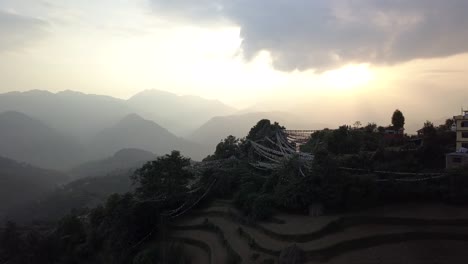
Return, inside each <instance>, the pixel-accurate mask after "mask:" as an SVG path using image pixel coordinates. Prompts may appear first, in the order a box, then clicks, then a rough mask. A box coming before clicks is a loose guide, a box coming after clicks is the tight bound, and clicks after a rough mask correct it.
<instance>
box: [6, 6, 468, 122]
mask: <svg viewBox="0 0 468 264" xmlns="http://www.w3.org/2000/svg"><path fill="white" fill-rule="evenodd" d="M466 10H468V1H466V0H446V1H440V0H412V1H406V0H314V1H312V0H197V1H194V0H171V1H167V0H99V1H96V0H0V83H1V85H0V92H8V91H27V90H32V89H41V90H49V91H53V92H57V91H62V90H75V91H81V92H84V93H91V94H104V95H110V96H114V97H118V98H124V99H125V98H129V97H131V96H132V95H134V94H136V93H138V92H140V91H142V90H147V89H159V90H165V91H169V92H173V93H176V94H180V95H186V94H190V95H198V96H202V97H204V98H208V99H217V100H220V101H222V102H224V103H226V104H229V105H231V106H233V107H236V108H238V109H245V108H248V109H252V110H255V109H258V110H277V111H289V112H295V113H300V114H302V115H308V116H310V118H311V120H312V119H313V120H314V122H317V123H329V124H335V123H340V122H342V123H344V122H347V123H352V122H353V121H354V120H360V121H361V122H362V123H367V122H379V123H382V122H387V123H388V122H389V119H390V116H391V112H392V111H393V110H394V109H396V108H399V109H401V110H402V111H403V113H404V114H405V115H406V117H407V121H408V122H411V123H416V124H421V125H422V122H424V121H425V120H427V119H429V120H434V121H440V120H442V119H443V118H445V117H449V116H452V115H455V114H458V112H459V110H460V107H462V106H464V107H467V108H468V75H467V74H466V73H467V72H466V71H467V67H466V66H467V64H468V16H466V15H465V12H466ZM387 119H388V121H387ZM330 120H333V121H330ZM350 120H353V121H350ZM311 122H312V121H311Z"/></svg>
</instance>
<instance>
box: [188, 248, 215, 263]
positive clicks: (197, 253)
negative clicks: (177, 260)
mask: <svg viewBox="0 0 468 264" xmlns="http://www.w3.org/2000/svg"><path fill="white" fill-rule="evenodd" d="M184 247H185V252H186V253H187V256H189V257H190V260H191V261H192V263H193V264H209V263H210V256H209V255H208V254H207V252H205V251H204V250H203V249H201V248H199V247H196V246H193V245H190V244H187V243H185V244H184Z"/></svg>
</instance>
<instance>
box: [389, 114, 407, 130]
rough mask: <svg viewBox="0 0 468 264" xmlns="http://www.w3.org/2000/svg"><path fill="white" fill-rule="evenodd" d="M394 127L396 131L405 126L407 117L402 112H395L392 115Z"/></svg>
mask: <svg viewBox="0 0 468 264" xmlns="http://www.w3.org/2000/svg"><path fill="white" fill-rule="evenodd" d="M392 125H393V127H394V129H400V128H403V127H404V126H405V117H404V116H403V113H402V112H401V111H400V110H398V109H397V110H395V112H393V115H392Z"/></svg>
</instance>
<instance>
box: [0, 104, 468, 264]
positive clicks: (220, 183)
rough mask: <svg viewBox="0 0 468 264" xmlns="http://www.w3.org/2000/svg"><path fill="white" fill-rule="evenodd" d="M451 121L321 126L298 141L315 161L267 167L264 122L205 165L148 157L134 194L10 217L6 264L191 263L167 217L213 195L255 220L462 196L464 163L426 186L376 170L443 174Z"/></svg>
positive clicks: (270, 129)
mask: <svg viewBox="0 0 468 264" xmlns="http://www.w3.org/2000/svg"><path fill="white" fill-rule="evenodd" d="M400 113H401V112H400ZM401 117H402V115H401V116H400V114H398V113H397V114H396V117H395V114H394V118H393V119H395V120H394V126H395V127H397V126H400V125H404V118H403V120H402V118H401ZM449 128H450V124H449V123H447V124H444V125H442V126H439V127H434V125H432V124H431V123H430V122H427V123H426V124H424V127H423V128H422V130H421V132H422V140H423V144H422V146H416V145H413V141H412V139H411V138H408V137H406V136H405V137H403V138H401V139H386V138H385V137H384V128H382V127H381V128H379V127H377V125H375V124H368V125H367V126H364V127H361V126H359V125H355V126H354V127H350V126H346V125H345V126H341V127H339V128H338V129H336V130H323V131H320V132H316V133H314V134H313V135H311V138H310V140H309V141H308V142H307V144H305V145H304V146H303V147H302V150H303V151H305V152H310V153H312V154H313V155H314V156H315V158H314V160H313V162H311V163H310V164H307V166H304V162H302V161H300V157H299V156H295V157H292V158H291V159H287V160H284V163H283V164H281V166H279V168H278V169H275V170H270V171H268V170H267V171H264V170H258V169H255V168H254V167H252V166H251V164H252V162H254V161H258V160H262V157H261V156H259V155H257V154H256V152H255V151H254V149H253V147H252V144H251V142H252V141H255V142H262V143H263V144H265V145H268V144H272V143H271V142H273V141H274V136H275V135H276V133H277V131H278V130H280V129H282V127H281V126H280V125H279V124H278V123H271V122H270V121H269V120H261V121H260V122H258V123H257V125H255V126H254V127H253V128H252V129H251V131H250V132H249V134H248V136H247V137H246V138H245V139H237V138H235V137H233V136H229V137H227V138H226V139H225V140H223V141H222V142H220V143H219V144H218V145H217V147H216V150H215V152H214V153H213V154H212V155H210V156H208V157H207V158H206V159H205V160H204V162H203V163H201V165H200V164H193V163H192V161H190V159H188V158H185V157H184V156H182V155H181V154H180V153H179V152H178V151H173V152H172V153H171V154H168V155H165V156H162V157H159V158H157V159H156V160H154V161H150V162H148V163H146V164H145V165H143V166H142V167H141V168H140V169H138V170H136V172H135V173H134V174H133V176H132V177H131V179H132V181H133V183H134V185H135V189H134V190H133V191H131V192H128V193H125V194H113V195H111V196H109V198H108V199H107V201H106V202H105V204H103V205H100V206H97V207H95V208H92V209H81V210H74V211H72V212H71V213H70V214H69V215H67V216H65V217H63V218H62V219H61V220H59V221H58V222H57V223H55V224H54V225H52V226H46V227H44V226H31V227H28V228H24V227H18V226H17V225H16V224H14V223H12V222H8V223H6V224H5V227H4V228H3V230H1V232H0V233H1V234H0V248H1V251H0V262H5V261H8V263H15V264H16V263H135V264H136V263H138V264H143V263H188V262H187V261H188V260H187V258H185V257H184V254H183V250H182V249H181V248H180V246H179V245H178V244H174V243H172V242H170V241H168V240H167V238H168V233H167V232H168V230H169V227H170V224H171V221H172V219H173V218H174V217H178V216H180V215H183V214H185V213H188V214H189V213H190V211H191V209H193V208H197V207H200V206H203V205H204V204H206V203H208V202H209V201H210V200H213V199H216V198H219V199H232V200H233V202H234V204H235V206H236V207H237V208H238V209H239V210H240V211H241V212H242V213H243V214H244V216H243V217H244V219H243V221H246V222H250V223H253V222H255V221H258V220H266V219H269V218H272V217H273V216H274V214H275V212H277V211H279V210H284V211H288V212H295V213H302V214H306V213H308V212H309V211H310V210H311V208H315V207H317V206H319V207H320V208H322V209H323V210H324V211H325V212H343V211H350V210H357V209H362V208H366V207H370V206H375V205H378V204H382V203H389V202H399V201H403V202H407V201H409V200H418V199H426V200H427V199H437V200H443V201H447V202H457V203H458V202H465V201H467V200H468V199H467V198H468V197H466V195H465V193H467V192H466V190H468V181H467V180H466V179H467V177H468V175H467V171H466V170H457V171H449V172H447V174H448V177H446V178H443V179H437V180H434V181H428V182H427V183H424V184H420V183H415V182H403V183H402V182H397V181H394V180H392V179H394V175H392V174H389V173H387V174H385V173H384V174H381V173H379V172H378V171H381V170H387V171H389V170H391V171H393V172H398V171H404V172H408V171H409V172H439V171H441V170H442V168H443V155H444V154H445V153H446V152H448V151H450V144H452V143H453V133H452V132H450V130H449ZM267 138H268V139H270V140H265V139H267ZM441 158H442V161H441V160H440V159H441ZM197 165H200V166H198V167H197ZM194 168H195V169H194ZM353 169H356V170H357V171H358V173H356V172H354V171H353ZM299 170H301V172H302V173H299ZM377 178H380V179H382V178H384V179H387V180H388V181H385V182H382V183H379V182H377V181H376V180H375V179H377ZM205 195H206V196H205ZM201 198H204V199H201ZM199 201H201V202H200V203H198V202H199ZM170 252H177V253H170Z"/></svg>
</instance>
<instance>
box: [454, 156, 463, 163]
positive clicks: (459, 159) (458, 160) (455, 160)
mask: <svg viewBox="0 0 468 264" xmlns="http://www.w3.org/2000/svg"><path fill="white" fill-rule="evenodd" d="M452 162H453V163H461V162H462V158H461V157H453V158H452Z"/></svg>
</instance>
